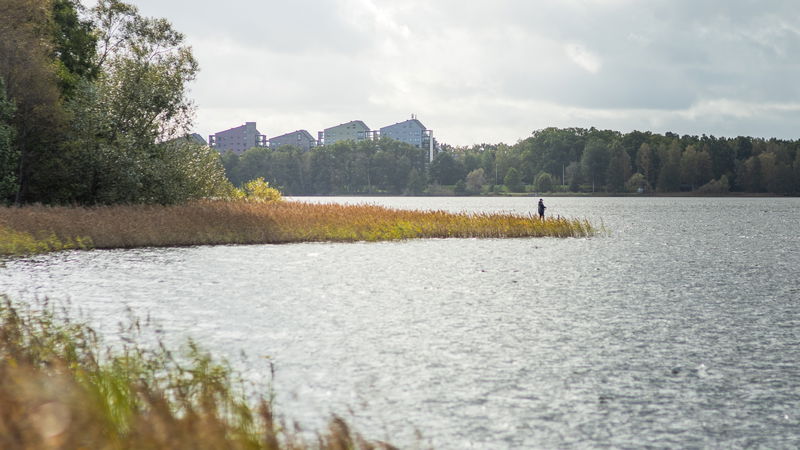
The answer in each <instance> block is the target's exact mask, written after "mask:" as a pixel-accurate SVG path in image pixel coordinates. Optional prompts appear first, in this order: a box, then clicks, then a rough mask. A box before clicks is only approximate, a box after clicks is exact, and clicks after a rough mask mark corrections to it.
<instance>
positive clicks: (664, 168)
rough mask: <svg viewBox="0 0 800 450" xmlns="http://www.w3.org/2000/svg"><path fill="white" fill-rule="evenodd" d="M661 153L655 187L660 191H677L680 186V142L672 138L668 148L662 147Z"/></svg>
mask: <svg viewBox="0 0 800 450" xmlns="http://www.w3.org/2000/svg"><path fill="white" fill-rule="evenodd" d="M662 153H663V154H662V156H661V158H660V159H661V161H662V164H661V170H659V173H658V185H657V188H658V190H659V191H660V192H677V191H679V190H680V188H681V148H680V143H679V142H678V141H677V140H673V141H672V144H670V146H669V147H668V148H664V149H662Z"/></svg>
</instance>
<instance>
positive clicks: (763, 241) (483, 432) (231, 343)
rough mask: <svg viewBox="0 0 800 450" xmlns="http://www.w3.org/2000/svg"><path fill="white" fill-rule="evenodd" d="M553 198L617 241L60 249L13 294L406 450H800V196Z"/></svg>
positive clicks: (477, 202) (300, 418) (299, 413)
mask: <svg viewBox="0 0 800 450" xmlns="http://www.w3.org/2000/svg"><path fill="white" fill-rule="evenodd" d="M544 199H545V204H546V205H547V206H548V210H547V212H548V214H556V215H561V216H566V217H574V218H586V219H588V220H589V221H590V222H592V223H594V224H596V225H602V226H603V227H604V228H605V230H606V231H605V232H604V233H602V234H601V235H599V236H597V237H593V238H589V239H574V238H571V239H556V238H526V239H434V240H411V241H401V242H384V243H351V244H328V243H308V244H288V245H258V246H216V247H192V248H169V249H138V250H111V251H74V252H64V253H58V254H52V255H44V256H36V257H32V258H25V259H14V260H11V261H8V262H6V263H5V265H4V266H3V267H2V268H0V292H4V293H6V294H9V295H10V296H12V297H13V298H15V299H23V300H30V299H34V298H37V297H38V298H43V297H49V298H50V299H51V300H55V301H64V302H69V303H70V304H71V307H72V310H73V313H74V314H75V315H82V316H83V317H85V318H86V320H88V321H89V322H90V323H91V324H93V325H94V326H95V327H97V328H98V329H99V330H100V331H101V332H102V334H104V335H106V336H108V338H109V339H110V340H111V341H113V340H114V336H115V335H116V330H117V324H118V323H119V322H120V321H123V322H124V321H125V319H126V317H128V313H127V312H126V311H127V309H128V308H129V309H130V310H132V311H133V314H135V315H136V316H138V317H150V318H151V319H152V320H153V322H155V323H157V324H158V326H159V327H160V330H161V333H160V334H161V335H163V336H164V338H165V339H166V340H167V341H168V342H171V343H175V344H176V345H177V344H178V343H180V342H184V341H185V339H186V338H188V337H192V338H194V339H196V340H197V341H198V342H199V343H200V344H201V345H202V346H203V347H204V348H206V349H209V350H211V351H212V352H214V353H215V354H217V355H219V356H224V357H226V358H228V359H229V360H230V361H231V363H232V365H233V366H234V367H236V368H237V369H238V370H240V371H241V373H242V374H244V375H245V377H246V378H247V379H248V380H254V381H257V382H258V381H260V382H269V381H270V379H271V378H270V376H269V372H270V364H271V365H272V366H273V367H274V369H275V375H274V379H272V383H273V386H274V389H275V391H276V394H277V397H276V403H277V408H278V409H279V412H280V413H282V414H284V415H285V416H286V417H287V418H289V419H290V420H294V421H297V422H298V423H300V424H301V425H303V426H304V427H306V428H309V427H310V428H314V427H316V428H320V427H322V426H323V425H324V424H325V422H326V420H327V418H328V417H329V416H330V414H333V413H336V414H339V415H341V416H342V417H344V418H345V419H346V420H348V422H350V423H351V424H352V425H354V427H355V428H356V429H357V430H358V431H360V432H362V434H364V435H365V436H366V437H368V438H370V439H384V440H388V441H389V442H392V443H394V444H396V445H399V446H401V447H404V448H417V447H428V446H433V447H436V448H445V449H450V448H452V449H461V448H481V449H483V448H492V449H494V448H498V449H503V448H554V447H642V446H653V447H672V448H675V447H681V448H685V447H722V448H730V447H766V448H797V447H798V446H800V281H799V280H798V274H800V232H799V231H800V199H798V198H629V197H620V198H596V197H592V198H572V197H560V198H556V197H545V198H544ZM537 200H538V198H531V197H528V198H519V197H518V198H490V197H464V198H448V197H441V198H409V197H394V198H377V197H370V198H294V199H292V201H314V202H346V203H374V204H381V205H387V206H392V207H397V208H408V209H441V210H449V211H476V212H477V211H481V212H487V211H491V212H494V211H505V212H514V213H520V214H529V213H533V212H534V211H535V207H536V202H537ZM242 354H244V355H242Z"/></svg>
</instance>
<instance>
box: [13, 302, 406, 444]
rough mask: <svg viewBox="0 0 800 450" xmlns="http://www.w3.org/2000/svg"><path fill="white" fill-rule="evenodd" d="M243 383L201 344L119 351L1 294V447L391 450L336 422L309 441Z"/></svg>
mask: <svg viewBox="0 0 800 450" xmlns="http://www.w3.org/2000/svg"><path fill="white" fill-rule="evenodd" d="M132 327H138V324H137V323H133V324H132ZM241 386H242V384H241V382H240V381H237V378H236V377H235V376H234V374H233V372H232V371H231V370H230V369H229V368H228V367H227V366H226V365H224V364H221V363H218V362H215V361H214V359H212V357H211V356H210V355H208V354H206V353H204V352H202V351H201V350H199V349H198V348H197V347H196V346H195V345H189V347H188V349H187V351H186V352H185V353H184V354H183V356H182V357H180V358H179V357H175V356H173V353H171V352H170V351H168V350H167V349H165V348H164V347H163V345H162V346H160V347H158V348H156V349H150V350H145V349H144V348H143V347H142V346H141V345H139V344H137V343H136V341H132V342H130V343H129V344H128V345H126V346H125V347H124V348H121V349H119V348H118V349H116V350H111V349H108V348H104V347H103V346H102V344H101V342H100V340H99V339H98V338H97V335H96V334H95V332H94V331H93V330H92V329H91V328H89V327H88V326H86V325H85V324H80V323H71V322H69V321H67V320H65V319H62V318H59V316H58V315H56V314H55V313H53V309H52V308H47V307H45V308H39V309H38V310H36V311H35V310H33V309H31V308H29V307H26V306H25V305H18V304H15V303H12V302H11V301H10V300H9V299H8V298H7V297H5V296H2V295H0V448H3V449H44V448H69V449H72V448H91V449H184V448H186V449H189V448H191V449H304V448H320V449H357V448H360V449H373V448H392V447H391V446H390V445H388V444H385V443H383V442H370V441H366V440H365V439H363V438H362V437H360V436H359V435H358V434H357V433H354V432H352V431H351V430H350V429H349V427H348V426H347V424H346V423H345V422H344V421H343V420H342V419H340V418H336V417H334V419H333V420H332V421H331V423H330V428H329V429H328V430H326V431H325V432H322V433H317V434H316V438H313V440H312V441H309V440H308V439H307V438H304V437H303V436H302V435H301V434H299V433H298V432H296V431H292V430H291V429H290V427H287V426H286V425H285V423H283V421H282V420H278V419H276V416H275V414H274V412H273V409H272V405H271V403H270V402H269V400H268V399H263V400H261V401H259V402H257V403H256V404H250V403H249V402H248V401H247V400H245V394H244V390H243V389H242V388H241Z"/></svg>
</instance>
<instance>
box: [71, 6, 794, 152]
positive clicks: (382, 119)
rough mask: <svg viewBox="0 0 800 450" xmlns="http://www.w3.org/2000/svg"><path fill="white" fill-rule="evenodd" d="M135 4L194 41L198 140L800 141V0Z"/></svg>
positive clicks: (458, 142) (460, 142) (459, 142)
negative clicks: (255, 131)
mask: <svg viewBox="0 0 800 450" xmlns="http://www.w3.org/2000/svg"><path fill="white" fill-rule="evenodd" d="M129 2H131V3H133V4H135V5H137V6H138V7H139V9H140V11H141V13H142V14H143V15H146V16H159V17H165V18H167V19H169V20H170V21H171V22H172V23H173V24H174V25H175V27H176V28H177V29H178V30H179V31H182V32H184V33H185V34H186V36H187V38H188V42H189V44H190V45H191V46H192V47H193V49H194V53H195V56H196V57H197V58H198V60H199V62H200V66H201V72H200V74H199V76H198V79H197V81H196V82H195V83H194V84H193V85H192V88H191V89H192V93H191V95H192V97H193V98H194V99H195V102H196V103H197V106H198V111H197V120H196V122H195V124H196V131H197V132H199V133H200V134H202V135H203V136H207V135H208V134H210V133H213V132H215V131H221V130H224V129H227V128H230V127H234V126H238V125H241V124H242V123H244V122H245V121H255V122H257V123H258V128H259V130H260V131H261V132H262V133H264V134H266V135H268V136H276V135H279V134H283V133H286V132H289V131H294V130H296V129H307V130H309V131H310V132H311V133H312V134H313V135H314V136H316V133H317V131H319V130H322V129H324V128H327V127H330V126H333V125H336V124H339V123H343V122H347V121H350V120H354V119H360V120H363V121H364V122H366V124H367V125H368V126H369V127H371V128H373V129H378V128H380V127H382V126H386V125H390V124H393V123H396V122H400V121H403V120H405V119H407V118H410V117H411V114H416V115H417V117H418V118H419V119H420V120H421V121H422V123H424V124H425V125H426V126H427V127H428V128H430V129H432V130H434V135H435V136H436V138H437V139H438V140H439V141H440V142H443V143H448V144H451V145H472V144H476V143H484V142H485V143H498V142H505V143H509V144H512V143H514V142H516V141H518V140H519V139H524V138H526V137H528V136H530V134H531V132H532V131H533V130H536V129H541V128H545V127H549V126H557V127H587V128H588V127H591V126H595V127H598V128H610V129H614V130H619V131H623V132H627V131H631V130H642V131H653V132H657V133H664V132H666V131H673V132H676V133H679V134H703V133H705V134H713V135H717V136H737V135H747V136H759V137H780V138H791V139H797V138H800V8H798V5H797V3H796V1H795V0H786V1H778V0H468V1H465V0H403V1H398V0H280V1H278V0H260V1H258V0H226V1H208V0H192V1H189V0H169V1H165V0H129ZM87 3H90V2H88V1H87Z"/></svg>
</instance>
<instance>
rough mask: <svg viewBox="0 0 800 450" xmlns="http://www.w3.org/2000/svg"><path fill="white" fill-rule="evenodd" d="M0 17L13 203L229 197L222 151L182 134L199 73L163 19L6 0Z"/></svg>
mask: <svg viewBox="0 0 800 450" xmlns="http://www.w3.org/2000/svg"><path fill="white" fill-rule="evenodd" d="M0 15H2V16H3V17H4V21H3V22H2V23H0V56H1V57H2V58H0V77H2V78H3V79H5V80H6V81H7V84H8V94H9V98H10V99H11V100H12V101H13V104H14V106H15V108H16V114H15V115H14V119H13V121H12V126H13V128H14V132H15V134H16V139H15V141H14V147H15V149H16V154H18V155H19V158H18V163H17V167H18V170H17V176H16V179H17V186H18V189H17V192H16V195H15V200H16V201H18V202H20V201H23V202H24V201H39V202H50V203H61V202H70V203H73V202H77V203H85V204H94V203H121V202H122V203H138V202H148V203H151V202H156V203H175V202H181V201H186V200H188V199H192V198H198V197H203V196H208V195H218V194H219V192H222V191H226V190H230V186H229V183H228V181H227V179H226V178H225V177H224V170H223V168H222V165H221V163H220V158H219V155H218V154H217V153H216V152H212V151H211V150H210V149H208V148H207V147H204V146H198V145H194V144H190V143H189V142H187V141H186V140H185V139H183V138H182V137H183V136H185V135H186V134H187V132H188V131H189V129H190V126H191V121H192V118H193V114H194V106H193V104H192V102H191V101H190V100H189V98H188V95H187V88H186V86H187V83H189V82H190V81H192V80H193V79H194V77H195V75H196V73H197V70H198V66H197V62H196V61H195V59H194V57H193V56H192V53H191V50H190V48H189V47H188V46H187V45H186V44H185V42H184V36H183V35H182V34H181V33H179V32H177V31H176V30H175V29H173V27H172V25H171V24H170V23H169V22H167V21H166V20H164V19H156V18H147V17H143V16H141V15H140V14H139V12H138V10H137V8H136V7H135V6H133V5H130V4H127V3H124V2H122V1H119V0H99V1H98V2H97V4H96V6H95V7H94V8H92V9H91V10H89V11H86V10H85V9H84V8H83V7H82V6H81V4H80V3H79V2H78V1H76V0H7V1H4V2H3V3H2V4H0ZM6 153H8V154H13V153H9V152H6Z"/></svg>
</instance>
